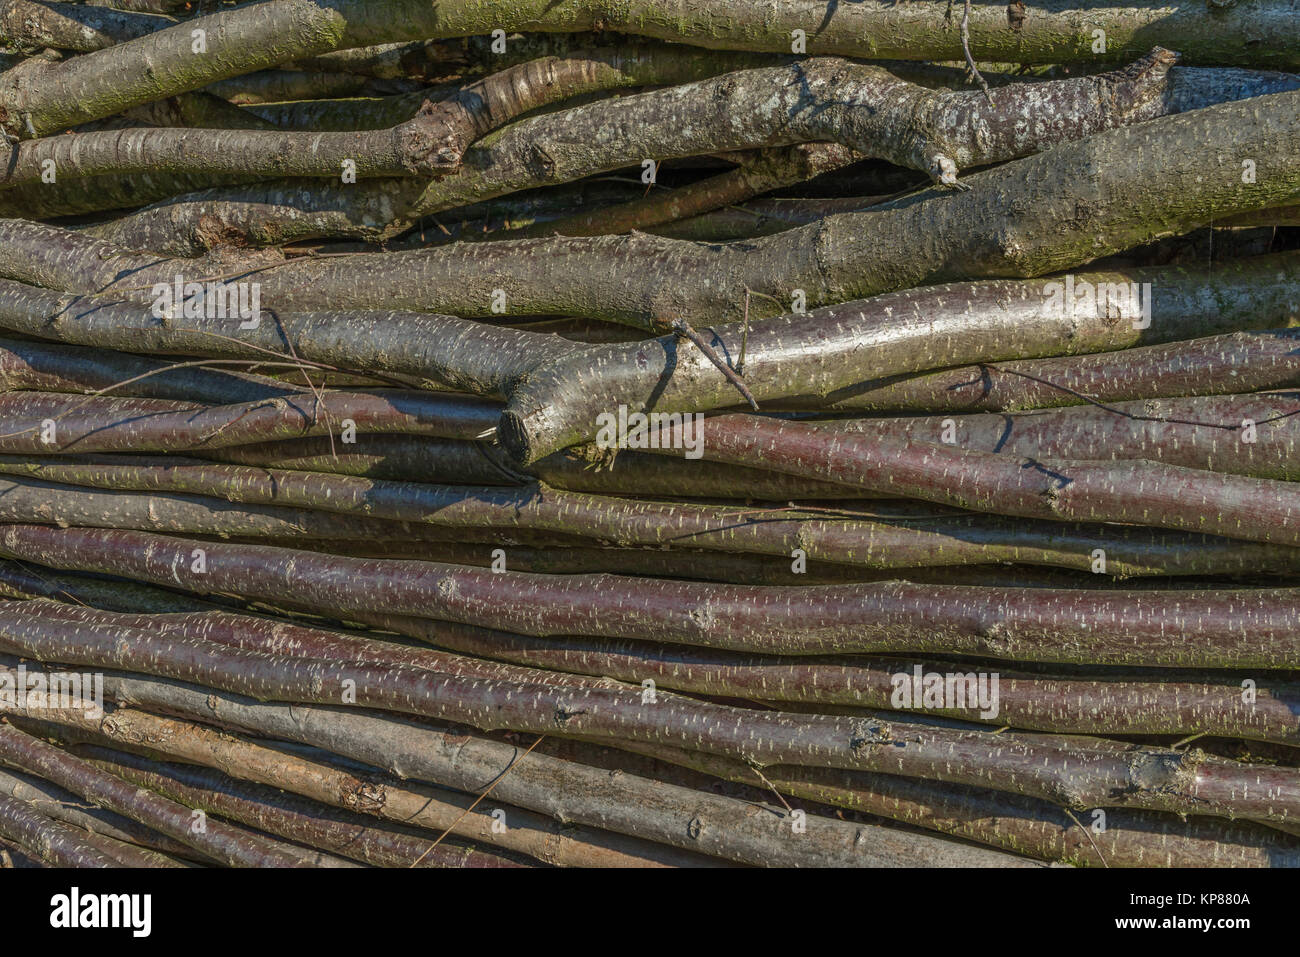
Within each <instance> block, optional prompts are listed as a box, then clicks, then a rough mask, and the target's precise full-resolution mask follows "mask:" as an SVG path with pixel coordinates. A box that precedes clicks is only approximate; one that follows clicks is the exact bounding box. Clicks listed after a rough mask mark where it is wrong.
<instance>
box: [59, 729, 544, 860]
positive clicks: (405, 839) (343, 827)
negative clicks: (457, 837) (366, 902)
mask: <svg viewBox="0 0 1300 957" xmlns="http://www.w3.org/2000/svg"><path fill="white" fill-rule="evenodd" d="M79 751H80V753H81V755H82V756H83V757H87V758H89V759H91V760H92V761H94V762H95V764H96V765H98V766H99V767H102V768H105V769H106V770H109V771H111V772H112V773H114V774H116V775H118V776H119V777H122V778H125V779H126V780H128V781H132V782H134V783H136V784H138V785H140V786H141V787H147V788H151V789H153V790H155V791H158V792H159V793H160V794H163V795H164V796H166V797H169V798H171V799H172V800H174V801H179V802H180V803H182V804H185V805H186V806H188V807H195V808H202V809H203V810H206V811H207V812H209V813H212V814H220V815H222V816H223V817H228V818H230V819H231V820H236V821H239V822H240V823H242V824H246V825H248V826H250V827H256V828H258V829H259V830H263V831H267V832H269V833H271V834H276V835H279V836H281V837H285V838H288V839H289V840H296V841H299V842H301V843H305V844H308V845H310V846H312V847H320V848H323V849H326V850H329V851H331V852H333V853H335V854H338V855H340V856H342V857H347V858H351V859H352V860H355V861H361V862H362V863H365V864H371V865H374V866H376V867H468V868H499V867H517V866H520V865H519V864H518V863H516V862H515V861H514V860H512V859H510V858H507V857H502V856H501V855H499V854H492V853H489V852H484V851H480V850H476V849H471V848H465V847H461V846H459V845H456V844H450V843H443V844H439V845H437V846H436V847H434V846H432V842H431V840H430V838H429V837H428V836H425V835H421V834H419V833H418V832H416V831H413V830H406V829H398V828H393V827H383V826H380V825H376V824H373V823H371V822H370V821H367V820H366V819H365V818H364V817H361V816H360V815H357V814H349V813H347V812H345V811H334V810H332V809H331V808H330V807H328V806H327V805H323V804H320V803H318V802H315V801H304V800H300V799H299V800H295V799H293V798H290V797H288V796H286V795H285V794H284V793H283V791H280V790H278V789H276V788H270V787H258V786H256V785H249V784H244V783H243V782H242V781H240V780H238V779H236V778H231V777H228V776H227V775H224V774H220V773H219V772H211V771H208V770H207V769H200V768H195V767H193V766H191V765H180V764H161V765H160V764H159V763H157V762H156V761H148V760H141V759H139V758H136V757H134V756H132V755H129V754H122V753H121V752H114V751H110V750H107V749H105V748H97V747H91V748H82V749H79ZM275 753H277V754H282V752H275Z"/></svg>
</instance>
